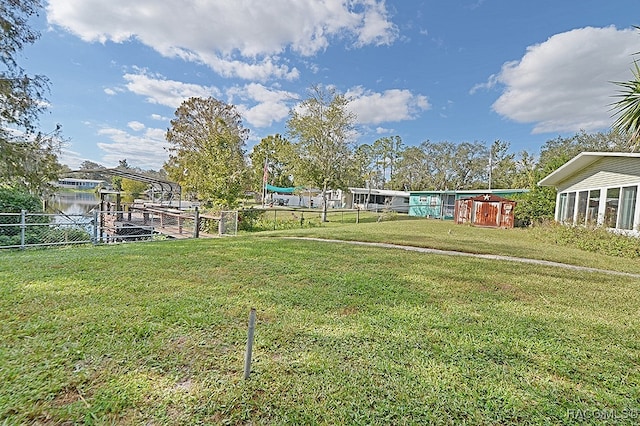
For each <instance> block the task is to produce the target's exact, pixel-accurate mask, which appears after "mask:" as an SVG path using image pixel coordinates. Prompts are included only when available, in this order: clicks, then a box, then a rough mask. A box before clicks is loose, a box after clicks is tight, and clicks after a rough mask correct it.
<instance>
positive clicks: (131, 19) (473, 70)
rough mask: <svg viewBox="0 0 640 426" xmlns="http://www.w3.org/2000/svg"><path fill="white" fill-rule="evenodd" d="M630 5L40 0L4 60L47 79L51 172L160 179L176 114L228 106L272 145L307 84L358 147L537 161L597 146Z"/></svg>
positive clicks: (619, 67)
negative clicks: (55, 140)
mask: <svg viewBox="0 0 640 426" xmlns="http://www.w3.org/2000/svg"><path fill="white" fill-rule="evenodd" d="M634 25H636V26H637V25H640V2H639V1H638V0H608V1H605V0H536V1H524V0H427V1H417V0H386V1H385V0H269V1H266V0H234V1H231V0H180V1H176V0H136V1H131V0H110V1H108V2H107V1H104V0H45V9H44V10H43V11H42V13H41V14H40V15H39V16H38V17H37V18H35V19H34V20H33V22H32V26H33V28H35V29H36V30H38V31H40V33H41V37H40V39H39V40H38V41H37V42H36V43H35V44H34V45H32V46H28V47H27V48H26V49H25V50H24V51H23V52H22V55H21V56H20V57H19V62H20V64H21V65H22V66H23V67H24V68H25V69H26V70H27V71H28V72H29V73H32V74H43V75H46V76H47V77H48V78H49V80H50V89H51V90H50V93H49V94H48V95H47V103H48V110H47V112H46V113H45V114H43V115H42V116H41V119H40V127H41V129H42V131H43V132H44V133H46V132H47V131H48V130H49V129H50V130H53V129H55V127H56V124H60V125H61V126H62V134H63V136H64V137H65V138H66V140H67V142H66V143H65V146H64V150H63V152H62V155H61V157H60V160H61V162H62V163H63V164H66V165H68V166H69V167H71V168H72V169H75V168H78V167H79V166H80V164H81V163H82V162H83V161H86V160H88V161H92V162H95V163H99V164H101V165H104V166H107V167H115V166H117V165H118V162H119V161H120V160H123V159H126V160H127V163H128V164H129V165H130V166H135V167H140V168H142V169H154V170H157V169H160V168H161V167H162V165H163V163H164V162H165V161H166V160H167V158H168V153H167V150H166V148H167V143H166V141H165V134H166V131H167V129H168V128H169V127H170V126H171V123H170V120H171V119H172V118H173V117H174V113H175V111H176V109H177V107H178V106H179V105H180V104H181V103H182V102H183V101H184V100H186V99H188V98H190V97H209V96H212V97H214V98H216V99H218V100H220V101H223V102H226V103H229V104H232V105H235V107H236V108H237V109H238V111H239V112H240V113H241V115H242V118H243V125H244V126H245V127H246V128H248V129H249V130H250V136H249V140H248V141H247V145H246V150H247V152H250V151H251V148H252V147H253V146H254V145H255V144H257V143H259V142H260V140H261V139H262V138H264V137H266V136H269V135H274V134H276V133H280V134H282V135H286V132H287V129H286V121H287V118H288V114H289V111H290V110H291V108H293V107H295V105H296V103H297V102H299V101H300V100H302V99H304V98H305V97H308V93H309V92H308V90H309V88H311V87H312V86H314V85H322V86H325V87H333V88H335V90H337V91H338V92H340V93H342V94H344V95H345V96H346V97H347V98H348V99H349V104H348V108H349V110H350V111H351V112H353V113H354V114H355V116H356V125H357V126H356V128H357V138H358V139H357V143H359V144H361V143H373V142H374V141H375V140H377V139H379V138H382V137H385V136H396V135H397V136H400V137H401V138H402V141H403V143H404V144H405V145H406V146H415V145H419V144H420V143H422V142H424V141H426V140H429V141H431V142H442V141H448V142H454V143H461V142H476V141H477V142H482V143H485V144H487V145H489V144H491V143H492V142H493V141H495V140H501V141H504V142H508V143H509V144H510V151H511V152H515V153H518V152H521V151H523V150H526V151H528V152H529V153H531V154H534V155H537V154H538V153H539V151H540V148H541V147H542V146H543V145H544V143H545V142H546V141H548V140H550V139H555V138H557V137H559V136H560V137H569V136H572V135H574V134H576V133H578V132H579V131H582V130H584V131H586V132H589V133H592V132H598V131H604V132H606V131H608V130H609V129H610V126H611V124H612V122H613V121H614V118H612V114H613V112H612V110H611V103H612V102H614V101H615V95H616V93H617V92H618V91H619V90H620V88H619V87H618V86H616V85H615V84H613V83H612V82H614V81H629V80H631V79H632V78H633V74H632V72H631V70H632V67H633V60H634V58H637V59H640V57H639V56H638V55H636V56H634V53H635V52H640V31H639V30H638V29H636V28H634Z"/></svg>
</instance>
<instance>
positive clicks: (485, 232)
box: [260, 215, 640, 274]
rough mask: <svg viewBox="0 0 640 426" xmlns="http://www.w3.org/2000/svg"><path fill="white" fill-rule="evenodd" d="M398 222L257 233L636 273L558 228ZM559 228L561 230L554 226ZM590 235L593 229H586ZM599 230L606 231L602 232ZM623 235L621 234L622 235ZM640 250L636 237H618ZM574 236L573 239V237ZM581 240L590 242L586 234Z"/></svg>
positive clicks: (632, 265) (638, 266) (638, 269)
mask: <svg viewBox="0 0 640 426" xmlns="http://www.w3.org/2000/svg"><path fill="white" fill-rule="evenodd" d="M396 219H397V220H393V221H389V222H388V221H381V222H377V221H376V220H375V219H371V218H366V217H365V220H364V221H362V222H361V223H360V224H359V225H357V226H344V225H343V224H342V223H340V222H339V221H338V220H336V221H333V222H328V223H325V224H323V225H322V226H318V227H314V228H310V229H299V228H298V229H295V228H293V229H288V230H281V231H275V232H264V233H261V234H260V235H261V236H274V235H276V236H304V237H316V238H327V239H339V240H347V241H368V242H383V243H393V244H402V245H409V246H415V247H428V248H435V249H441V250H453V251H464V252H469V253H481V254H496V255H506V256H514V257H523V258H531V259H539V260H548V261H553V262H560V263H567V264H570V265H578V266H587V267H592V268H599V269H611V270H616V271H621V272H630V273H635V274H638V273H640V262H639V261H638V260H637V259H635V260H631V261H629V260H628V259H627V260H624V259H623V258H620V257H617V256H611V255H606V254H604V253H606V251H605V250H602V251H601V252H599V251H598V250H597V248H595V249H593V250H592V251H585V250H583V249H581V248H580V245H579V244H577V243H575V241H570V239H569V238H567V237H566V236H565V234H566V233H567V232H571V230H569V231H562V229H563V228H559V227H558V228H555V227H541V228H539V229H538V228H533V229H531V228H515V229H493V228H480V227H473V226H468V225H456V224H455V223H453V222H452V221H442V220H432V219H424V218H416V217H409V216H406V215H400V216H397V217H396ZM559 229H560V230H559ZM587 233H589V232H587ZM590 233H593V231H590ZM603 233H606V232H604V231H603ZM621 238H623V237H621ZM623 239H625V240H628V243H627V244H628V245H632V246H633V247H635V248H636V249H637V250H640V239H635V238H623ZM574 240H576V239H575V238H574ZM582 241H583V242H584V241H587V242H588V241H589V236H585V238H583V239H582Z"/></svg>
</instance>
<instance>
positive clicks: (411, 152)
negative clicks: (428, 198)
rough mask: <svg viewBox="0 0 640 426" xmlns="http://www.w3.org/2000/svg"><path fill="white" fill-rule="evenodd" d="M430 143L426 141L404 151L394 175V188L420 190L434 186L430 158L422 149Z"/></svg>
mask: <svg viewBox="0 0 640 426" xmlns="http://www.w3.org/2000/svg"><path fill="white" fill-rule="evenodd" d="M429 143H430V142H428V141H426V142H424V143H423V144H422V145H421V146H410V147H407V148H406V149H405V150H404V151H402V156H401V157H400V159H399V160H398V163H397V167H396V172H395V173H394V175H393V181H392V183H393V185H394V188H400V189H402V190H404V191H418V190H421V189H428V188H431V187H432V186H433V185H432V178H431V169H430V168H429V158H428V156H427V153H426V152H425V151H424V150H423V149H422V148H423V147H424V146H428V144H429Z"/></svg>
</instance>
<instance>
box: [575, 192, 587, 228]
mask: <svg viewBox="0 0 640 426" xmlns="http://www.w3.org/2000/svg"><path fill="white" fill-rule="evenodd" d="M588 201H589V191H580V192H578V211H577V213H578V215H577V219H576V224H578V225H584V224H585V222H586V220H587V204H588Z"/></svg>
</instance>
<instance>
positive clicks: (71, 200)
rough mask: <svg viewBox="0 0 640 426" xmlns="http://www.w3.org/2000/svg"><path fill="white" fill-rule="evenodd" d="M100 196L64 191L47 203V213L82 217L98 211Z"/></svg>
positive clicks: (93, 193)
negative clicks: (94, 210) (95, 210)
mask: <svg viewBox="0 0 640 426" xmlns="http://www.w3.org/2000/svg"><path fill="white" fill-rule="evenodd" d="M99 206H100V196H99V195H98V194H96V193H95V192H79V191H63V192H58V193H56V194H54V195H53V196H52V197H51V198H50V199H49V200H48V202H47V211H48V212H50V213H53V214H64V215H81V214H87V213H89V212H91V211H92V210H93V209H98V208H99Z"/></svg>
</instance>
